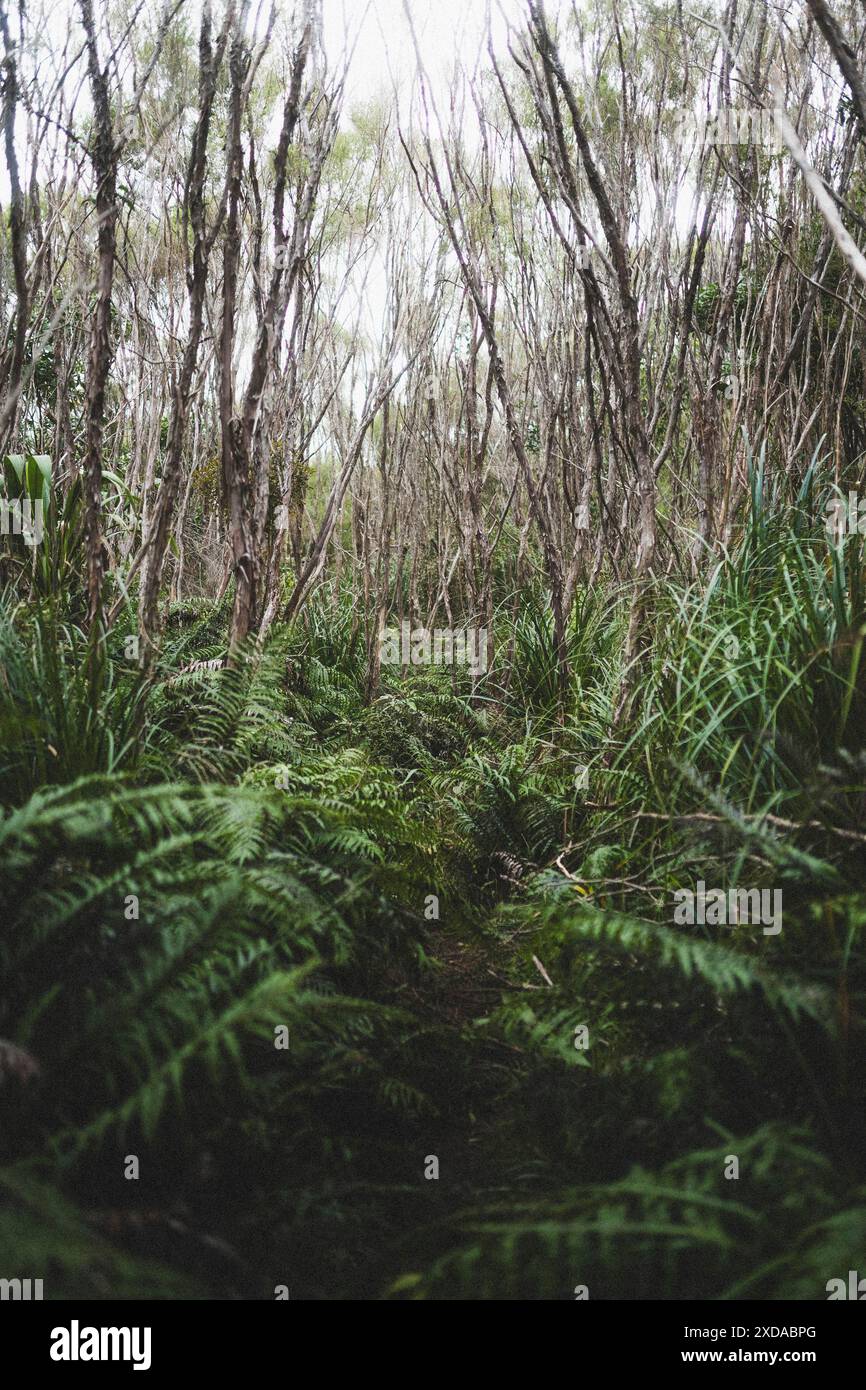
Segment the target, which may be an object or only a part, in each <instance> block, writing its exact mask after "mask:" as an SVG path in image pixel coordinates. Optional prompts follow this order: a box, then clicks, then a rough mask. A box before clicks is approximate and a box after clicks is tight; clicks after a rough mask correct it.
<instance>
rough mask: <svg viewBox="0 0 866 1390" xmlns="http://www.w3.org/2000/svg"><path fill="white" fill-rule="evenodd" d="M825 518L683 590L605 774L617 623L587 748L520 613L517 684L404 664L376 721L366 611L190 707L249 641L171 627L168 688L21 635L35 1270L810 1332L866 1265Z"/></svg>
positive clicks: (18, 610)
mask: <svg viewBox="0 0 866 1390" xmlns="http://www.w3.org/2000/svg"><path fill="white" fill-rule="evenodd" d="M807 510H808V509H807V507H806V501H805V499H804V498H801V499H800V503H798V505H797V506H795V507H792V508H790V509H788V510H782V509H781V508H776V509H772V508H769V507H768V506H767V505H766V504H765V503H764V500H763V498H762V497H761V496H760V495H757V496H755V497H753V499H752V510H751V513H750V517H749V519H748V521H747V524H746V529H745V532H744V535H743V537H742V538H741V540H740V541H739V542H738V544H737V546H736V548H735V550H733V551H732V553H731V554H730V555H726V556H724V557H723V558H722V559H721V561H720V562H719V563H717V564H716V565H715V567H714V568H713V569H712V571H711V572H710V574H709V575H708V577H707V578H706V579H704V580H703V581H701V582H700V583H694V584H692V585H688V584H685V583H675V582H670V583H667V584H664V585H661V584H660V585H659V587H658V589H657V591H656V592H655V594H654V596H653V601H654V624H655V627H654V640H653V642H652V645H651V648H650V650H651V653H652V654H651V656H648V657H647V658H646V663H645V666H644V668H643V669H641V671H640V673H639V679H638V681H637V682H636V687H635V695H634V699H633V702H632V706H631V709H630V711H629V716H628V719H627V720H626V721H625V722H624V723H623V724H621V725H620V727H619V731H618V733H617V734H616V736H615V737H611V736H610V735H609V729H610V726H611V716H612V711H613V705H614V701H615V697H616V691H617V687H618V683H619V679H620V674H621V672H620V652H621V648H622V640H623V629H624V611H623V603H622V602H621V601H619V600H618V598H617V595H616V594H614V593H612V592H610V593H608V591H605V590H597V591H593V592H587V593H585V594H583V595H582V596H581V598H580V600H579V602H578V604H577V606H576V610H575V614H574V616H573V621H572V625H571V629H570V636H569V641H570V662H571V686H570V693H569V701H568V705H567V707H566V708H565V709H560V708H557V704H556V696H557V677H556V663H555V659H554V652H553V638H552V627H551V623H550V619H549V614H548V611H547V605H546V600H545V595H544V594H543V593H542V592H540V591H539V592H534V591H532V590H531V589H530V590H527V591H526V592H525V593H524V595H523V596H522V601H521V608H520V611H519V614H518V621H517V623H516V626H515V627H513V628H512V627H511V626H510V625H509V624H510V614H511V612H512V610H513V603H512V600H511V598H510V597H509V596H503V601H502V604H501V607H500V609H499V614H500V617H499V618H498V621H500V622H501V626H502V631H501V633H497V641H496V648H497V650H498V651H503V652H505V651H510V654H511V666H510V668H509V669H507V670H506V669H504V668H503V667H502V666H498V667H497V668H495V669H494V671H493V672H492V673H491V675H490V676H489V677H488V679H487V680H485V681H482V682H481V683H480V685H477V686H476V687H475V688H473V686H472V683H471V678H470V677H469V676H468V675H467V674H466V673H465V672H464V671H457V670H455V671H453V672H452V671H446V670H443V669H437V668H419V669H417V670H415V669H412V670H409V671H405V672H401V671H400V670H399V669H396V670H395V669H394V668H384V669H383V677H382V684H381V687H380V688H379V690H378V691H377V693H376V696H375V698H373V699H372V700H371V701H368V700H367V699H366V698H365V685H366V666H365V648H364V641H363V634H362V633H361V634H360V635H359V627H358V623H357V613H356V612H355V611H354V609H353V607H352V603H351V600H350V598H349V597H348V596H347V595H346V594H343V593H339V592H332V591H330V590H322V591H321V592H320V593H319V594H318V595H317V596H316V597H315V599H314V600H313V601H312V602H311V604H310V605H309V606H308V607H307V609H306V610H305V612H304V613H303V615H302V616H301V618H299V619H298V621H297V622H296V623H295V624H294V626H293V627H292V628H291V629H290V630H284V629H281V628H279V627H277V628H276V629H275V630H274V633H273V635H272V637H271V639H270V641H269V643H268V645H267V647H266V649H265V651H264V653H263V654H261V655H260V656H259V657H258V658H257V657H256V656H255V653H254V652H253V651H251V652H250V653H249V654H248V656H247V658H246V659H245V660H244V661H242V662H241V663H240V664H239V665H238V666H236V667H234V668H233V669H230V670H227V669H213V668H209V667H207V666H198V667H197V668H195V669H189V668H190V666H191V665H192V664H193V663H195V662H207V661H209V660H213V659H215V658H217V657H219V656H221V655H222V654H223V652H224V633H225V630H226V614H225V612H224V611H220V610H217V609H214V608H213V607H212V606H211V607H209V606H207V605H205V604H198V603H187V604H184V605H180V606H178V607H177V608H176V609H175V610H174V611H173V612H172V615H171V620H170V624H169V632H168V640H167V643H166V645H165V648H164V650H163V653H162V658H161V662H160V665H159V667H158V669H157V670H156V672H155V673H154V674H153V676H152V678H151V679H150V680H149V681H148V682H146V683H145V682H143V681H142V679H141V678H140V676H139V675H138V670H137V664H136V662H135V661H134V660H130V659H128V658H127V657H126V656H125V651H126V649H127V647H126V645H125V644H126V640H127V638H128V636H129V632H128V631H127V630H126V629H124V627H123V623H122V622H121V623H120V624H119V625H118V626H117V627H116V628H115V629H114V630H113V631H112V633H111V635H110V637H109V639H108V641H107V642H105V643H103V644H101V645H99V646H98V647H93V646H92V645H91V644H88V642H87V641H86V639H85V638H84V637H83V636H82V633H81V630H80V627H79V625H78V624H77V622H76V617H75V611H74V602H73V601H72V600H71V599H70V600H68V601H67V603H66V605H65V607H64V608H63V611H59V610H58V606H57V603H56V601H53V600H51V598H50V596H49V597H47V598H39V597H37V598H36V599H31V601H30V602H28V604H27V605H21V604H16V603H15V601H14V599H13V598H12V597H11V595H10V594H7V596H6V599H5V601H4V605H3V611H2V619H0V675H2V679H0V731H2V732H0V737H2V757H0V799H2V803H3V808H4V814H3V819H2V822H0V841H2V844H0V876H2V886H3V901H4V918H5V922H4V929H3V932H2V937H0V959H2V978H3V986H2V991H0V1038H2V1039H3V1040H4V1041H3V1042H0V1083H2V1084H0V1252H2V1267H3V1270H4V1272H5V1273H7V1274H8V1275H10V1276H11V1275H12V1274H13V1273H14V1272H15V1271H16V1270H17V1271H18V1272H20V1273H21V1274H22V1275H26V1276H29V1277H42V1278H43V1279H44V1281H45V1295H46V1297H50V1298H65V1297H72V1296H82V1297H107V1298H118V1297H120V1298H122V1297H134V1296H143V1297H219V1298H225V1297H244V1298H273V1297H274V1294H275V1290H276V1289H277V1288H279V1287H280V1286H285V1287H286V1288H287V1289H288V1291H289V1294H290V1296H291V1297H292V1298H313V1299H317V1298H318V1299H325V1298H328V1299H330V1298H380V1297H383V1298H425V1297H432V1298H456V1299H459V1298H469V1297H471V1298H473V1299H477V1298H490V1299H495V1298H554V1299H556V1298H572V1297H574V1296H575V1293H574V1291H575V1289H576V1288H577V1287H578V1286H586V1287H587V1288H588V1290H589V1296H590V1297H591V1298H598V1297H602V1298H603V1297H624V1298H642V1297H656V1298H665V1297H667V1298H749V1297H756V1298H757V1297H761V1298H767V1297H769V1298H779V1297H795V1298H806V1299H809V1298H823V1297H825V1296H826V1295H825V1292H824V1290H825V1285H826V1282H827V1280H829V1279H830V1278H834V1277H838V1276H840V1275H841V1276H844V1275H845V1273H846V1271H847V1270H848V1269H849V1268H856V1267H857V1262H858V1260H860V1261H861V1262H862V1258H863V1242H864V1237H866V1144H864V1140H866V1134H864V1083H863V1076H864V1066H863V1063H864V1032H863V1004H864V997H863V996H864V953H863V929H864V923H866V855H864V849H866V799H864V797H866V686H864V681H863V675H862V664H861V651H862V646H863V641H864V635H866V601H864V592H863V587H862V583H863V557H862V553H861V540H860V538H859V537H858V536H856V535H854V536H849V537H846V538H844V540H839V541H838V542H837V543H836V544H835V545H832V544H830V543H828V540H827V538H826V536H825V535H823V534H822V533H820V531H819V529H818V528H817V527H816V526H814V525H811V524H810V523H809V521H808V517H807ZM700 879H702V880H704V881H705V882H706V883H707V884H708V885H712V886H713V887H719V888H724V889H727V888H730V887H735V886H737V885H747V886H749V887H756V888H761V887H771V888H775V889H781V891H782V893H783V901H784V919H783V920H784V926H783V930H782V931H781V932H780V933H779V934H777V935H765V934H764V933H763V932H762V931H761V929H760V927H759V926H749V925H743V924H741V925H739V926H734V927H729V926H697V925H696V926H678V925H675V924H674V921H673V909H672V903H673V892H674V891H675V890H677V889H681V888H684V887H694V885H695V883H696V882H697V881H698V880H700ZM434 900H435V901H434ZM437 903H438V917H437V916H436V910H437ZM582 1029H586V1030H587V1033H586V1034H585V1035H584V1034H582V1032H581V1030H582ZM581 1038H583V1039H584V1040H585V1041H588V1046H586V1047H582V1046H580V1045H579V1040H580V1039H581ZM283 1044H284V1045H283ZM133 1156H134V1157H135V1158H136V1159H137V1161H138V1174H139V1175H138V1177H137V1179H135V1180H133V1179H131V1178H130V1177H128V1176H127V1174H128V1173H129V1172H130V1171H131V1159H132V1157H133ZM731 1156H735V1157H736V1158H737V1159H738V1162H739V1177H738V1179H737V1180H736V1181H734V1180H732V1179H731V1178H729V1177H726V1176H725V1174H726V1171H729V1170H730V1158H731ZM432 1157H435V1158H436V1159H438V1165H439V1177H438V1180H431V1179H429V1178H427V1177H425V1168H427V1169H428V1170H429V1163H430V1159H431V1158H432ZM132 1167H134V1165H132ZM13 1265H14V1267H15V1268H14V1269H13Z"/></svg>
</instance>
